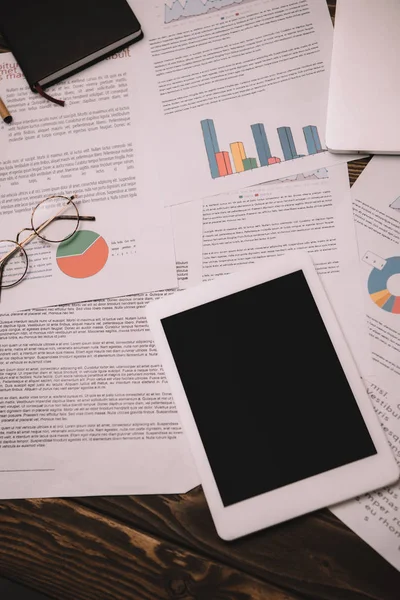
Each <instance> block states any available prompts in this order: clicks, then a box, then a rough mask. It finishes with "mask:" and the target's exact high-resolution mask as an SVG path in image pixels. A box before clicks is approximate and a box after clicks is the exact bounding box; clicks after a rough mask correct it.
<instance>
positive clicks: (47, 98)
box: [33, 83, 65, 106]
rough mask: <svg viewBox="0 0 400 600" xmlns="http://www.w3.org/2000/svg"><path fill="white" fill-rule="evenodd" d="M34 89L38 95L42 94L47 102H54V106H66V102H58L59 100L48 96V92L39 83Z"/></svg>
mask: <svg viewBox="0 0 400 600" xmlns="http://www.w3.org/2000/svg"><path fill="white" fill-rule="evenodd" d="M33 87H34V89H35V90H36V91H37V93H38V94H40V95H41V96H42V97H43V98H46V100H50V102H54V104H58V106H65V102H64V100H57V98H53V97H52V96H50V95H49V94H46V92H45V91H44V89H43V88H42V86H41V85H40V84H39V83H35V85H34V86H33Z"/></svg>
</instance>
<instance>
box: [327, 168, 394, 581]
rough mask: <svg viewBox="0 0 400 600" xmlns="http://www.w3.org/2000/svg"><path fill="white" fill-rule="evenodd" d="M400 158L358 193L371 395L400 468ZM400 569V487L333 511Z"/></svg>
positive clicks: (363, 181)
mask: <svg viewBox="0 0 400 600" xmlns="http://www.w3.org/2000/svg"><path fill="white" fill-rule="evenodd" d="M399 172H400V158H398V157H374V158H373V159H372V161H371V162H370V163H369V165H368V166H367V167H366V169H365V170H364V172H363V173H362V175H361V176H360V177H359V179H358V180H357V182H356V183H355V184H354V186H353V188H352V200H353V210H354V219H355V223H356V231H357V239H358V246H359V259H360V270H361V275H362V289H363V301H364V306H365V311H366V315H367V324H368V330H369V342H370V351H371V355H372V360H373V373H374V377H373V378H370V381H369V383H368V393H369V396H370V398H371V400H372V402H373V404H374V407H375V410H376V413H377V415H378V417H379V419H380V421H381V424H382V427H383V429H384V431H385V433H386V436H387V439H388V442H389V444H390V446H391V448H392V450H393V453H394V455H395V456H396V458H397V460H398V462H399V465H400V175H399ZM332 511H333V512H334V514H335V515H336V516H337V517H339V518H340V519H341V520H342V521H344V523H346V525H348V526H349V527H350V528H351V529H353V530H354V531H355V532H356V533H357V534H358V535H359V536H360V537H362V538H363V539H364V540H365V541H366V542H367V543H369V544H370V545H371V546H372V547H373V548H374V549H375V550H376V551H377V552H379V553H380V554H381V555H382V556H383V557H384V558H385V559H386V560H387V561H389V562H390V563H391V564H392V565H393V566H394V567H396V568H397V569H400V516H399V515H400V485H399V484H396V485H394V486H392V487H389V488H383V489H382V490H379V491H376V492H373V493H370V494H365V495H364V496H362V497H359V498H356V499H355V500H354V501H351V502H347V503H345V504H342V505H340V506H336V507H334V508H332Z"/></svg>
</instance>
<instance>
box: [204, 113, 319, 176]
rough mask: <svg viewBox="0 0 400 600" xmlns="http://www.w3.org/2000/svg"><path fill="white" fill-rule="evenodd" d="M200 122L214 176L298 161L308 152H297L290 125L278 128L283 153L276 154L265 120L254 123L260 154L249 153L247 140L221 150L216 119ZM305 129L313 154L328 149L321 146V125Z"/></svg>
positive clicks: (232, 143) (305, 136) (306, 139)
mask: <svg viewBox="0 0 400 600" xmlns="http://www.w3.org/2000/svg"><path fill="white" fill-rule="evenodd" d="M200 124H201V129H202V133H203V140H204V145H205V150H206V154H207V159H208V164H209V167H210V173H211V177H212V178H213V179H217V178H218V177H226V176H227V175H234V174H236V173H243V172H244V171H249V170H252V169H258V168H259V167H271V166H273V165H276V164H279V163H280V162H283V161H288V160H296V159H298V158H303V157H304V156H305V154H299V153H298V152H297V149H296V143H295V140H294V137H293V133H292V129H291V127H288V126H282V127H278V128H277V130H276V131H277V134H278V138H279V143H280V146H281V150H282V156H273V155H272V152H271V149H270V144H269V142H268V138H267V133H266V131H265V126H264V123H254V124H253V125H250V129H251V133H252V138H253V140H254V145H255V154H256V155H257V156H248V155H247V152H246V149H245V146H244V143H243V142H240V141H235V142H231V143H230V144H229V151H228V150H226V149H220V146H219V142H218V137H217V132H216V129H215V124H214V121H213V119H203V120H202V121H200ZM302 131H303V136H304V140H305V144H306V146H307V152H308V155H309V156H311V155H313V154H319V153H320V152H325V149H324V148H322V145H321V140H320V137H319V133H318V128H317V127H316V126H315V125H306V126H305V127H303V129H302Z"/></svg>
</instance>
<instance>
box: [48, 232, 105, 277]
mask: <svg viewBox="0 0 400 600" xmlns="http://www.w3.org/2000/svg"><path fill="white" fill-rule="evenodd" d="M108 254H109V249H108V245H107V242H106V241H105V239H104V238H102V237H101V235H99V234H98V233H95V232H94V231H86V230H82V231H77V232H76V233H75V234H74V235H73V236H72V237H71V238H70V239H69V240H66V241H65V242H62V243H61V244H60V245H59V246H58V249H57V257H56V258H57V265H58V267H59V269H60V270H61V271H62V272H63V273H64V274H65V275H68V276H69V277H74V278H76V279H84V278H86V277H92V276H93V275H96V273H98V272H99V271H101V270H102V268H103V267H104V265H105V264H106V262H107V259H108Z"/></svg>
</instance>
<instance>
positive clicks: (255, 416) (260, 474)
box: [162, 271, 376, 506]
mask: <svg viewBox="0 0 400 600" xmlns="http://www.w3.org/2000/svg"><path fill="white" fill-rule="evenodd" d="M162 325H163V328H164V331H165V334H166V337H167V340H168V343H169V346H170V348H171V351H172V355H173V357H174V360H175V364H176V366H177V369H178V372H179V375H180V377H181V380H182V384H183V387H184V389H185V392H186V395H187V398H188V401H189V404H190V407H191V410H192V412H193V415H194V418H195V420H196V423H197V427H198V430H199V433H200V436H201V439H202V441H203V445H204V448H205V450H206V453H207V456H208V460H209V462H210V465H211V469H212V471H213V474H214V477H215V480H216V483H217V486H218V489H219V492H220V494H221V498H222V502H223V504H224V506H229V505H231V504H235V503H236V502H240V501H241V500H246V499H248V498H252V497H253V496H257V495H259V494H262V493H265V492H268V491H271V490H274V489H276V488H279V487H282V486H284V485H287V484H290V483H293V482H296V481H299V480H302V479H305V478H307V477H311V476H312V475H317V474H319V473H323V472H325V471H328V470H330V469H334V468H336V467H339V466H342V465H345V464H347V463H351V462H353V461H356V460H360V459H362V458H365V457H367V456H371V455H373V454H376V449H375V446H374V444H373V442H372V440H371V437H370V435H369V433H368V430H367V428H366V426H365V424H364V421H363V418H362V416H361V413H360V411H359V408H358V406H357V403H356V401H355V399H354V396H353V394H352V391H351V389H350V386H349V384H348V382H347V379H346V377H345V375H344V373H343V370H342V367H341V364H340V362H339V359H338V358H337V355H336V352H335V350H334V348H333V345H332V342H331V340H330V338H329V335H328V333H327V331H326V328H325V325H324V323H323V321H322V318H321V316H320V314H319V311H318V308H317V306H316V303H315V301H314V298H313V296H312V294H311V291H310V289H309V287H308V284H307V281H306V279H305V277H304V274H303V272H302V271H296V272H295V273H291V274H289V275H285V276H283V277H280V278H278V279H274V280H272V281H268V282H266V283H263V284H260V285H257V286H255V287H251V288H249V289H246V290H243V291H240V292H237V293H235V294H232V295H230V296H226V297H224V298H220V299H218V300H214V301H212V302H208V303H206V304H204V305H202V306H198V307H196V308H193V309H190V310H186V311H184V312H181V313H178V314H176V315H172V316H170V317H166V318H164V319H163V320H162Z"/></svg>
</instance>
